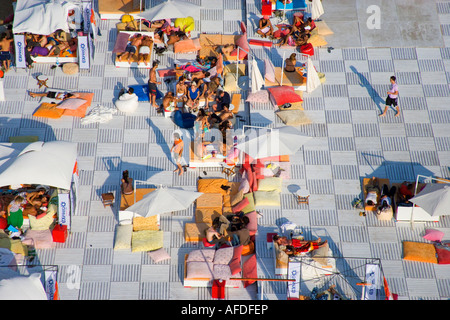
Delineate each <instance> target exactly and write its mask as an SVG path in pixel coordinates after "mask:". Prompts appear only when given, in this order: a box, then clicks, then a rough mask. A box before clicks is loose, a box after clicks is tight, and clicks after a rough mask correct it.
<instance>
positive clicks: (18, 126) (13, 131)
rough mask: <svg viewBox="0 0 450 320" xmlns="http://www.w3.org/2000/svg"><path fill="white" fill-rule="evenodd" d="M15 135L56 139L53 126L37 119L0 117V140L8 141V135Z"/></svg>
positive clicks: (43, 139) (42, 139)
mask: <svg viewBox="0 0 450 320" xmlns="http://www.w3.org/2000/svg"><path fill="white" fill-rule="evenodd" d="M36 119H38V118H36ZM17 136H37V138H38V141H55V140H58V139H57V137H56V135H55V133H54V131H53V128H52V127H51V126H49V125H48V124H46V123H44V122H41V121H39V120H35V119H32V118H31V119H30V118H9V117H0V142H3V143H4V142H9V138H10V137H17Z"/></svg>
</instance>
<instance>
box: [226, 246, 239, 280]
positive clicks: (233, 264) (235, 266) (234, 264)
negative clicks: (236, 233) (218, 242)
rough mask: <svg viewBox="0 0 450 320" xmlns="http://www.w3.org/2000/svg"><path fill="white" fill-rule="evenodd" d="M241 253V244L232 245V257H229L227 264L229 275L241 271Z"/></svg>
mask: <svg viewBox="0 0 450 320" xmlns="http://www.w3.org/2000/svg"><path fill="white" fill-rule="evenodd" d="M241 255H242V245H239V246H237V247H234V251H233V258H231V261H230V263H229V264H228V265H229V266H230V269H231V275H233V276H234V275H235V274H236V273H239V272H241V271H242V268H241Z"/></svg>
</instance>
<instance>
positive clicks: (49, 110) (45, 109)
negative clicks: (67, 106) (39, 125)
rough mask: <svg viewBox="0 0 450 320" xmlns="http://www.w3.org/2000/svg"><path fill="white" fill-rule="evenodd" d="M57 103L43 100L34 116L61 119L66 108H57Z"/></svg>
mask: <svg viewBox="0 0 450 320" xmlns="http://www.w3.org/2000/svg"><path fill="white" fill-rule="evenodd" d="M56 106H57V104H56V103H48V102H42V103H41V105H40V106H39V108H38V109H37V110H36V111H35V112H34V113H33V116H34V117H42V118H50V119H59V118H61V116H62V115H63V113H64V111H65V110H64V109H58V108H56Z"/></svg>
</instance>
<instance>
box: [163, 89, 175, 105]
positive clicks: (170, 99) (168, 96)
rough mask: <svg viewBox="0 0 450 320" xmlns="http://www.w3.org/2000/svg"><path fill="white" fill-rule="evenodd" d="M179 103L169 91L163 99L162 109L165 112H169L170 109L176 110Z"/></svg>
mask: <svg viewBox="0 0 450 320" xmlns="http://www.w3.org/2000/svg"><path fill="white" fill-rule="evenodd" d="M176 102H177V98H175V97H174V96H173V92H172V91H167V93H166V95H165V96H164V98H163V102H162V107H163V110H169V109H170V108H175V106H176Z"/></svg>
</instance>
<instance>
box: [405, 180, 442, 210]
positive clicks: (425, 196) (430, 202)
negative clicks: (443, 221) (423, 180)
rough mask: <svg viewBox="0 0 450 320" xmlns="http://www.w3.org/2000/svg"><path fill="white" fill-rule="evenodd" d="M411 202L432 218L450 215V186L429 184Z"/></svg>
mask: <svg viewBox="0 0 450 320" xmlns="http://www.w3.org/2000/svg"><path fill="white" fill-rule="evenodd" d="M410 201H411V202H412V203H414V204H415V205H417V206H419V207H421V208H422V209H423V210H425V211H426V212H427V213H428V214H430V215H431V216H442V215H447V214H450V185H449V184H445V183H430V184H427V185H426V186H425V188H423V189H422V191H420V192H419V193H418V194H417V195H415V196H414V197H412V198H411V199H410Z"/></svg>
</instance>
